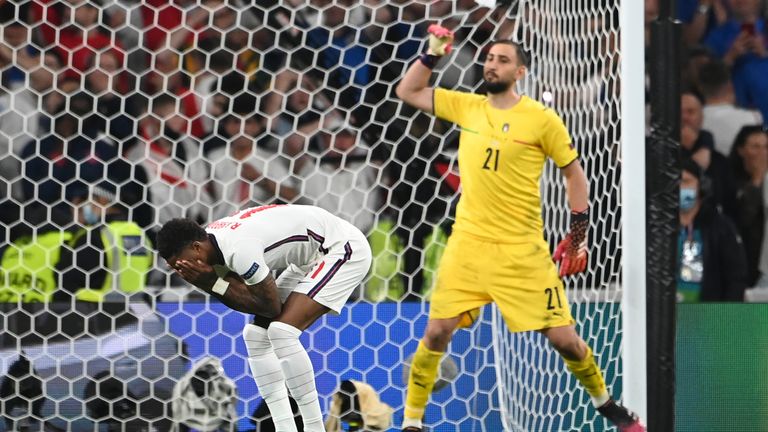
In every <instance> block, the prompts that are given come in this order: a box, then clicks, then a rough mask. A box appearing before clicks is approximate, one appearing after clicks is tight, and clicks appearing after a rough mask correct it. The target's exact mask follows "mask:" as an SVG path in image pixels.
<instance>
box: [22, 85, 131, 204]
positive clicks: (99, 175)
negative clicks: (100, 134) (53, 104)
mask: <svg viewBox="0 0 768 432" xmlns="http://www.w3.org/2000/svg"><path fill="white" fill-rule="evenodd" d="M69 102H70V106H72V105H73V104H77V103H78V100H77V98H75V97H74V96H73V97H71V98H70V101H69ZM54 124H55V125H54V132H53V133H51V134H49V135H47V136H45V137H44V138H42V139H40V140H37V139H34V140H32V141H30V142H29V143H28V144H27V145H26V146H25V147H24V151H23V152H22V158H23V160H24V181H23V190H24V199H25V202H33V201H37V202H42V203H45V204H49V205H53V206H62V205H66V203H65V201H64V199H65V197H71V196H72V195H71V194H72V193H73V192H74V191H75V190H76V189H77V188H81V187H82V186H83V185H84V184H86V183H91V182H96V181H100V180H103V179H106V178H107V164H108V163H109V162H111V161H114V160H115V159H116V158H117V156H118V153H117V151H116V149H115V148H114V147H113V146H111V145H109V144H107V143H105V142H104V141H100V140H92V139H90V138H88V137H86V136H84V135H81V134H80V133H79V130H81V124H82V120H81V119H80V118H78V117H77V116H75V115H73V114H72V113H70V112H65V113H63V114H60V115H59V116H58V117H56V119H55V120H54Z"/></svg>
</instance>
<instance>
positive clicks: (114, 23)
mask: <svg viewBox="0 0 768 432" xmlns="http://www.w3.org/2000/svg"><path fill="white" fill-rule="evenodd" d="M499 3H500V4H501V5H503V6H504V7H498V8H497V9H496V10H494V11H488V10H487V9H485V8H480V7H478V6H477V5H476V3H475V2H474V1H473V0H456V1H448V0H440V1H435V2H431V1H430V2H426V1H412V0H396V1H389V2H387V1H383V0H364V1H353V0H259V1H257V2H253V3H252V2H249V1H246V0H174V1H172V2H168V1H161V0H141V1H139V0H12V1H11V0H5V1H3V0H0V28H1V29H2V32H1V33H2V34H1V38H0V239H2V241H0V308H1V307H3V306H6V307H9V308H10V309H4V311H7V312H8V313H7V314H6V317H11V318H7V319H6V318H3V320H0V322H1V323H2V326H3V327H2V328H0V348H3V347H6V348H7V347H11V348H12V349H15V347H16V346H17V342H19V341H18V340H16V338H17V336H18V339H19V340H21V339H22V338H23V337H24V338H31V339H27V340H25V341H21V342H19V343H20V344H21V345H24V344H25V343H26V342H30V343H40V340H42V339H41V337H42V336H41V337H38V336H39V335H36V334H33V333H34V332H29V331H27V330H28V329H29V327H24V328H20V329H15V328H12V327H13V326H12V325H11V324H12V321H13V320H14V319H15V318H13V316H15V315H13V311H15V310H16V309H15V308H17V304H18V303H17V302H18V301H21V302H24V303H45V302H48V301H60V302H68V301H69V300H70V299H71V298H73V297H74V298H76V299H78V300H80V301H81V302H80V303H83V302H86V303H88V302H90V303H93V304H98V303H100V302H102V301H103V300H105V298H106V297H108V296H109V295H113V294H115V291H119V292H120V293H122V294H126V295H134V294H137V293H138V294H139V295H140V294H141V293H142V292H143V291H144V287H145V286H146V285H147V284H150V285H157V286H161V287H165V286H168V285H180V284H181V280H180V279H178V278H177V277H175V275H173V273H172V272H170V271H168V269H167V268H165V267H164V266H163V265H161V264H160V263H159V262H158V261H156V260H155V259H154V258H153V254H152V253H151V251H150V250H151V249H152V248H153V246H152V244H153V241H154V237H155V234H156V232H157V230H158V229H159V227H160V226H161V225H162V224H164V223H165V222H167V221H169V220H170V219H173V218H177V217H190V218H193V219H195V220H197V221H199V222H200V223H207V222H210V221H213V220H216V219H217V218H220V217H222V216H225V215H228V214H231V213H233V212H234V211H235V210H236V209H239V208H243V207H248V206H254V205H265V204H272V203H298V204H314V205H317V206H320V207H323V208H325V209H327V210H329V211H330V212H332V213H334V214H336V215H339V216H341V217H342V218H344V219H347V220H349V221H351V222H352V223H353V224H354V225H355V226H357V228H359V229H360V230H361V231H363V232H364V233H366V234H367V235H368V236H369V241H370V243H371V245H372V248H373V253H374V256H375V260H374V264H373V269H372V273H371V275H370V277H369V280H368V281H367V282H366V287H365V291H364V292H363V293H362V294H361V295H363V296H365V297H366V298H367V299H369V300H373V301H379V300H384V299H390V300H421V299H424V298H425V297H427V296H428V295H429V287H430V286H431V281H432V277H433V273H434V270H435V269H436V267H437V262H438V260H439V257H440V253H441V244H442V242H444V241H445V238H446V236H447V234H448V233H449V232H450V226H451V222H452V218H451V216H452V212H453V210H454V209H453V207H454V205H455V203H456V199H457V196H458V192H459V177H458V175H457V172H456V167H455V166H454V161H455V152H456V147H457V144H458V132H457V131H456V130H455V129H453V128H452V127H451V126H449V125H448V124H446V123H443V122H440V121H434V120H433V119H431V117H430V116H428V115H425V114H423V113H419V112H417V111H415V110H414V109H412V108H409V107H407V106H404V105H402V104H401V103H400V101H399V100H397V98H396V97H395V96H394V93H393V91H394V87H395V85H396V84H397V82H398V81H399V80H400V79H401V78H402V76H403V74H404V73H405V70H406V68H407V67H408V66H409V64H410V63H411V62H413V61H414V59H415V58H416V57H417V56H418V55H419V54H420V53H421V52H422V50H423V46H422V41H423V40H424V38H425V36H426V29H427V26H428V24H429V23H430V22H433V21H440V22H441V23H442V25H444V26H446V27H448V28H452V29H454V30H455V32H456V40H457V44H456V49H455V52H454V54H453V55H452V57H451V59H452V60H451V62H450V64H445V65H442V66H441V67H440V68H439V71H440V77H439V78H438V79H439V85H441V86H445V87H449V88H456V89H462V90H478V89H479V86H480V82H481V80H482V66H481V64H480V62H478V59H479V58H482V54H483V50H484V49H485V48H486V47H487V46H488V41H490V40H493V39H505V38H506V39H509V38H513V37H516V38H518V39H519V40H522V41H523V43H524V44H525V45H529V46H537V47H538V48H539V49H538V50H537V52H541V53H543V54H542V55H543V56H544V58H542V59H534V65H536V64H537V63H536V61H537V60H540V61H541V62H543V63H546V62H557V65H558V67H557V68H549V67H540V69H539V70H532V71H531V72H532V75H536V76H537V77H538V79H539V81H538V82H537V83H536V84H537V85H540V86H541V87H542V88H541V89H539V90H544V89H545V87H548V89H549V90H552V91H553V92H554V98H555V100H556V101H558V102H559V101H560V100H563V101H567V102H565V103H563V104H562V105H560V106H562V107H565V109H564V112H562V113H561V115H562V117H563V119H564V120H565V122H566V124H567V126H568V128H569V130H570V132H571V134H572V136H573V138H574V141H575V144H576V145H577V147H578V148H579V151H580V152H581V153H582V158H583V163H584V165H585V167H586V170H587V172H588V175H589V174H595V173H599V174H600V175H591V176H590V182H591V194H592V197H593V198H595V197H601V196H602V195H608V196H610V197H609V198H605V199H603V200H602V201H601V200H599V199H598V200H595V199H593V201H592V202H594V203H595V207H596V209H595V211H593V214H597V215H598V217H597V218H596V220H594V221H592V227H591V231H592V236H593V237H599V236H600V235H598V234H595V233H601V234H605V235H604V236H603V237H605V238H601V239H597V238H596V239H595V243H594V244H596V245H599V246H598V247H595V249H597V250H599V252H596V253H594V254H592V255H591V256H590V260H591V261H590V262H591V264H590V269H591V272H590V274H589V275H587V276H585V279H584V280H585V281H586V285H590V284H591V285H592V286H601V287H602V286H604V285H605V282H606V280H607V279H610V278H613V277H615V275H616V274H618V266H619V265H620V259H618V258H617V257H616V256H615V255H616V254H615V251H616V247H615V246H616V245H615V242H616V241H618V240H617V237H616V236H617V235H618V234H617V232H618V231H619V229H618V227H619V224H620V220H619V218H615V217H613V216H614V215H615V214H616V212H619V211H620V209H614V208H610V205H611V203H615V202H618V200H619V197H618V188H617V187H616V184H613V183H611V182H612V181H614V182H615V178H614V177H615V176H614V175H613V174H612V173H609V174H607V175H606V174H605V173H603V172H602V171H600V170H601V169H603V168H604V167H600V166H596V165H599V164H606V165H610V166H611V167H613V166H614V165H618V162H617V161H618V160H620V158H619V154H620V152H619V150H618V149H619V142H620V141H619V138H618V136H619V133H618V126H617V125H618V124H619V121H618V116H619V111H618V108H619V105H620V104H619V100H618V98H617V97H616V94H617V91H618V87H619V86H618V81H619V74H618V67H619V62H618V60H619V58H618V55H617V54H616V47H617V44H618V31H619V28H618V14H617V13H616V8H615V2H612V1H609V0H596V1H594V2H587V3H590V5H589V7H591V8H593V9H599V10H604V9H607V10H610V11H611V12H610V13H606V14H602V15H599V16H598V14H595V15H594V16H588V17H587V16H585V17H584V18H583V19H584V21H585V22H584V23H582V25H581V27H583V28H584V29H587V30H588V31H585V33H589V35H587V36H585V37H584V40H586V41H588V42H585V43H583V44H582V45H578V44H570V45H569V43H566V42H563V41H569V40H570V38H568V37H562V38H558V37H557V36H563V35H556V34H555V35H551V34H545V32H537V31H531V30H530V29H528V30H526V26H525V25H521V26H518V32H519V33H517V34H515V33H514V30H515V28H516V27H515V21H514V19H513V17H514V16H516V15H517V10H516V8H515V7H512V6H510V4H511V3H512V4H516V3H517V2H510V1H500V2H499ZM534 3H535V2H534ZM534 3H530V4H529V6H530V7H531V9H530V10H527V11H523V12H524V14H523V15H525V17H526V19H530V20H544V21H542V22H543V23H544V24H546V25H549V23H548V22H547V21H546V20H547V19H550V17H535V16H529V15H531V13H534V12H535V7H534V6H533V5H534ZM571 3H573V4H577V2H562V6H561V7H563V8H564V10H563V14H562V15H569V14H570V12H573V11H570V12H569V11H567V10H566V9H567V8H569V7H571V8H572V7H578V6H573V5H572V4H571ZM579 4H580V3H579ZM645 4H646V16H645V21H646V28H647V29H649V28H650V23H651V22H652V20H653V19H654V18H655V17H656V15H657V13H658V5H657V0H646V1H645ZM531 11H533V12H531ZM566 12H568V13H566ZM526 14H527V15H526ZM580 14H581V12H580V11H579V13H578V14H576V13H574V14H570V15H574V16H575V15H580ZM678 16H679V18H680V20H681V21H683V23H684V24H683V25H684V32H683V34H684V45H685V54H686V55H685V59H684V67H683V69H682V76H681V78H682V81H683V84H684V85H683V87H684V92H683V94H682V96H681V113H680V115H681V133H680V144H681V153H682V156H683V170H682V171H683V172H682V173H681V176H682V183H681V193H680V208H681V214H680V221H681V225H680V239H679V262H678V269H679V272H678V288H679V291H678V292H679V300H680V301H692V302H693V301H710V300H714V301H741V300H743V299H744V297H745V290H746V289H747V288H748V287H758V288H760V287H765V288H766V289H768V230H766V224H767V223H768V186H767V185H766V176H768V134H767V133H766V129H765V127H764V125H765V119H766V118H768V79H766V77H768V27H767V26H766V24H767V23H768V21H767V18H768V2H767V1H764V0H678ZM553 27H555V26H553ZM547 28H549V27H547ZM569 28H570V27H568V28H565V27H563V28H561V29H560V31H567V30H568V29H569ZM521 29H522V30H521ZM646 33H647V36H648V33H649V32H648V31H647V32H646ZM581 36H584V35H580V36H579V37H581ZM548 37H549V39H548ZM580 40H581V39H580ZM558 41H559V42H558ZM649 41H650V38H649V37H647V38H646V42H647V43H649ZM558 43H560V44H561V45H560V46H557V44H558ZM537 44H539V45H537ZM548 44H549V45H548ZM550 48H553V49H550ZM548 55H552V57H546V56H548ZM564 56H572V59H576V60H574V61H570V60H569V59H568V58H567V57H564ZM584 58H590V59H598V60H596V61H594V62H592V63H591V64H588V65H586V66H585V65H584V64H583V63H584V62H581V63H580V62H579V61H578V60H583V59H584ZM558 68H559V69H558ZM579 68H580V69H579ZM552 71H554V72H552ZM564 71H565V72H564ZM571 72H573V73H571ZM550 73H552V74H555V75H557V74H559V75H560V76H554V77H552V76H549V75H548V74H550ZM533 96H535V97H537V98H539V97H540V96H542V94H536V95H533ZM604 154H608V155H610V157H608V158H605V159H602V157H603V155H604ZM596 161H599V163H596ZM608 169H613V168H608ZM542 195H543V197H544V201H546V200H549V199H550V198H552V197H553V196H554V195H552V194H549V193H544V194H542ZM553 200H554V199H553ZM544 205H545V207H546V206H547V205H548V204H547V203H546V202H545V203H544ZM544 217H545V220H546V221H548V222H551V221H552V219H553V218H552V217H551V215H550V214H548V213H547V210H546V209H545V215H544ZM115 239H119V240H120V241H119V242H116V241H115ZM118 245H119V246H118ZM30 257H35V258H30ZM146 274H149V277H147V278H146V279H145V277H144V276H145V275H146ZM605 275H607V276H605ZM609 282H612V281H609ZM79 307H82V305H80V306H79ZM96 310H99V311H101V309H99V308H98V307H95V308H91V309H87V308H86V309H78V311H76V312H75V313H70V312H71V311H70V310H65V311H64V312H62V314H61V316H63V317H65V318H66V319H70V318H72V319H80V321H77V322H76V321H68V328H69V330H70V331H71V334H72V335H73V338H74V337H78V336H80V335H82V334H90V335H93V334H101V333H100V332H101V331H92V330H93V327H86V326H92V325H93V324H92V323H90V322H85V321H92V320H93V319H92V318H93V316H91V314H92V313H94V316H95V315H96V314H95V312H94V311H96ZM102 312H104V311H102ZM124 312H125V311H122V310H121V311H118V312H116V313H115V316H120V317H123V316H126V317H127V315H129V314H128V313H124ZM31 316H33V314H30V315H29V316H28V317H27V319H28V320H32V318H30V317H31ZM19 321H23V320H19ZM73 323H74V324H76V325H73ZM35 324H36V325H37V323H35ZM110 326H112V327H110ZM114 326H115V323H111V324H110V323H107V325H106V326H105V328H106V330H104V332H102V333H104V334H108V333H109V332H110V329H111V328H113V327H114ZM61 327H62V325H61V323H59V324H57V325H54V326H53V329H52V330H51V332H50V334H54V333H56V331H57V329H59V328H61ZM88 328H91V331H85V332H84V331H83V329H88ZM6 330H7V331H6ZM22 336H23V337H22ZM45 337H47V336H45ZM32 339H34V340H32ZM173 343H175V342H173V341H172V342H169V346H171V345H172V344H173ZM168 352H169V353H171V354H173V355H176V353H178V349H176V347H175V346H173V348H172V349H169V350H168ZM21 360H24V358H23V356H22V357H21V358H20V360H19V364H21ZM19 367H21V366H19ZM28 367H29V366H28V365H27V366H24V368H28ZM24 368H22V372H23V370H26V369H24ZM0 387H2V386H0ZM14 391H15V390H13V391H12V390H8V393H4V392H6V390H4V389H3V388H0V398H3V397H7V396H8V395H11V394H13V392H14ZM41 394H42V393H41ZM168 396H169V395H168ZM40 397H41V398H42V396H40ZM6 408H7V406H6ZM36 409H38V408H36ZM158 416H160V414H158ZM0 427H2V425H0ZM137 430H138V429H137Z"/></svg>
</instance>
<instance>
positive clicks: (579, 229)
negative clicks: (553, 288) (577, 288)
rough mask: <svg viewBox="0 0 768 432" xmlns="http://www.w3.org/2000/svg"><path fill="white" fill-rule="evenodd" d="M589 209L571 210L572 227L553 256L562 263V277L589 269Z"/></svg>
mask: <svg viewBox="0 0 768 432" xmlns="http://www.w3.org/2000/svg"><path fill="white" fill-rule="evenodd" d="M588 226H589V210H584V211H581V212H578V211H571V229H570V231H569V232H568V235H566V236H565V238H564V239H563V240H562V241H561V242H560V244H558V245H557V249H555V254H554V256H553V258H554V260H555V262H557V263H560V277H563V276H569V275H572V274H576V273H581V272H583V271H584V270H586V269H587V227H588Z"/></svg>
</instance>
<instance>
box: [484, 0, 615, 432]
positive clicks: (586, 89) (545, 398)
mask: <svg viewBox="0 0 768 432" xmlns="http://www.w3.org/2000/svg"><path fill="white" fill-rule="evenodd" d="M619 6H620V4H619V2H603V1H592V0H584V1H575V2H558V1H546V0H545V1H527V0H522V1H521V2H520V5H519V8H520V17H521V19H518V20H516V26H517V27H516V34H518V35H520V37H521V38H522V39H521V40H522V41H524V43H525V44H526V48H527V49H528V50H529V51H530V53H531V58H532V65H531V73H530V74H529V75H528V77H527V79H526V80H525V82H523V83H522V85H521V90H522V91H523V92H524V93H527V94H529V95H532V96H534V97H538V98H539V99H540V100H542V101H544V102H545V103H547V104H548V105H549V106H551V107H552V108H553V109H555V110H556V111H557V112H558V113H559V114H560V116H561V117H562V118H563V121H564V122H565V124H566V125H567V126H568V129H569V131H570V133H571V136H572V138H573V142H574V144H575V145H576V147H577V149H578V151H579V153H580V160H581V162H582V164H583V166H584V169H585V172H586V175H587V178H588V179H589V183H590V207H591V208H590V213H591V222H590V223H591V226H590V235H589V244H590V257H589V258H590V259H589V264H588V267H587V269H588V271H587V272H586V273H584V274H582V275H579V276H575V277H570V278H567V279H566V280H565V283H566V290H567V293H568V298H569V301H570V303H571V312H572V313H573V316H574V317H575V318H576V320H577V323H578V325H577V330H578V331H579V334H580V335H581V336H582V337H583V338H584V339H585V340H586V342H587V343H588V344H589V345H590V346H591V347H592V349H593V350H594V353H595V355H596V356H597V358H598V364H599V365H600V367H601V370H603V371H604V376H605V378H606V384H607V386H608V389H609V391H610V392H611V393H612V394H613V395H614V396H615V397H617V398H618V397H620V394H621V369H620V364H619V359H620V345H621V321H620V314H619V306H618V301H619V300H620V294H619V292H618V290H616V287H617V286H619V285H620V282H621V272H620V260H621V237H620V233H621V228H620V223H621V214H620V205H619V202H620V201H619V199H620V195H619V188H620V186H621V184H620V180H621V179H620V166H619V160H620V159H619V157H620V154H619V146H620V130H619V107H620V98H619V87H618V85H619V54H620V50H619V44H618V41H619V33H618V30H619V25H618V20H619ZM561 177H562V176H561V174H560V173H559V170H558V169H557V167H556V166H554V164H552V163H549V164H548V165H547V167H546V170H545V173H544V175H543V176H542V184H541V188H542V204H543V213H542V214H543V216H544V219H545V227H546V236H547V238H548V239H549V241H550V243H551V245H552V246H553V247H554V245H555V242H556V241H558V240H559V239H561V238H563V236H565V234H566V233H567V222H568V214H569V212H570V210H569V207H568V205H567V203H566V196H565V189H564V183H563V181H562V179H561ZM493 318H494V324H493V328H494V331H495V332H494V343H495V346H496V347H497V349H498V351H497V352H498V353H499V357H500V358H499V361H498V363H497V366H496V367H497V370H498V377H499V386H500V387H499V392H500V394H501V395H502V396H501V398H500V400H501V411H502V416H503V418H504V424H505V425H506V427H507V428H508V429H509V430H515V431H518V430H519V431H527V430H604V429H605V428H606V427H608V425H607V423H606V421H605V420H604V419H603V418H602V417H600V416H599V415H597V416H596V413H595V410H594V408H593V407H592V406H591V404H590V403H588V401H589V397H588V395H587V394H586V392H585V391H584V390H583V388H581V386H580V385H579V384H578V382H577V381H576V379H575V378H574V377H573V376H572V375H570V374H569V373H568V372H566V370H565V368H564V364H563V362H562V360H561V359H560V358H559V356H558V355H557V354H556V353H555V352H554V351H553V350H552V349H551V348H550V347H549V346H547V345H548V344H546V342H545V339H544V338H543V337H542V336H541V335H539V334H530V333H524V334H511V333H509V332H507V331H506V330H505V329H504V322H503V319H502V317H501V315H500V314H499V313H498V311H496V313H495V314H494V316H493Z"/></svg>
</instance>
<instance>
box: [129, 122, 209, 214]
mask: <svg viewBox="0 0 768 432" xmlns="http://www.w3.org/2000/svg"><path fill="white" fill-rule="evenodd" d="M177 147H179V146H177V145H174V142H172V141H170V140H169V139H168V138H165V137H163V136H159V137H155V138H154V139H153V140H152V141H151V142H146V141H144V140H142V142H141V143H140V145H137V146H136V147H135V148H134V149H133V150H131V152H130V153H129V154H128V155H127V157H128V159H129V160H131V161H133V162H138V163H139V166H140V167H141V169H143V170H144V171H145V172H146V176H147V188H148V191H149V194H150V196H151V198H150V200H151V201H150V203H151V204H152V207H153V208H154V213H155V217H154V221H153V227H154V226H159V225H162V224H164V223H165V222H167V221H169V220H171V219H173V218H179V217H189V218H191V219H195V220H198V221H200V222H202V221H204V220H207V218H208V211H209V207H208V206H209V205H210V202H211V198H210V194H209V193H208V192H207V190H206V189H205V188H204V187H203V186H201V185H199V184H197V183H195V182H192V181H191V180H190V179H189V177H188V170H187V168H186V165H185V163H184V161H183V160H181V159H179V157H178V155H175V154H174V151H173V150H174V148H177Z"/></svg>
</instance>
